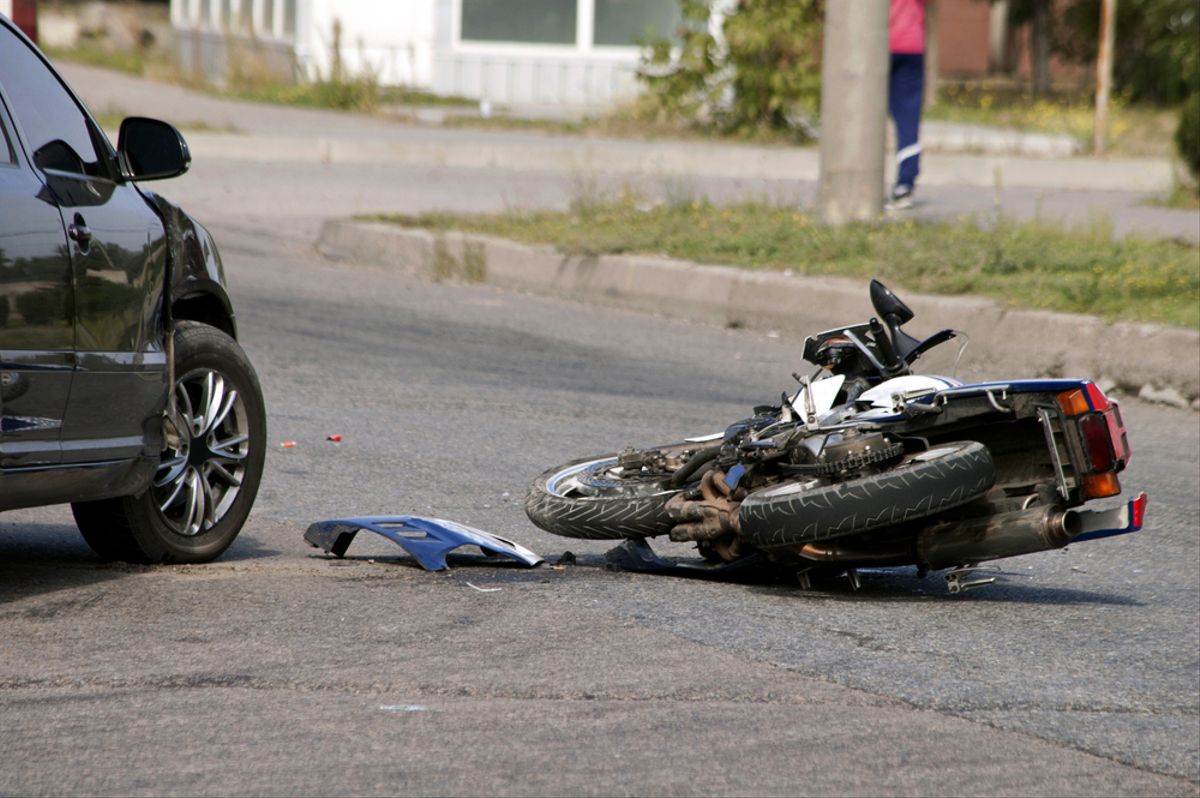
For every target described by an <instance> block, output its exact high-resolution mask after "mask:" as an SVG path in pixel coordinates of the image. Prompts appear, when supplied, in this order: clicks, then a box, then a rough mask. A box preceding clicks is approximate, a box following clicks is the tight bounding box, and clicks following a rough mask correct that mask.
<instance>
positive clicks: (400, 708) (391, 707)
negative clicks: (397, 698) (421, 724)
mask: <svg viewBox="0 0 1200 798" xmlns="http://www.w3.org/2000/svg"><path fill="white" fill-rule="evenodd" d="M379 708H380V709H381V710H383V711H384V712H428V711H429V707H423V706H421V705H420V704H380V705H379Z"/></svg>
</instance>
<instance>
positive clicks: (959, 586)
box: [945, 563, 1001, 595]
mask: <svg viewBox="0 0 1200 798" xmlns="http://www.w3.org/2000/svg"><path fill="white" fill-rule="evenodd" d="M978 571H987V572H989V573H997V574H998V573H1001V571H1000V566H998V565H977V564H971V563H968V564H966V565H960V566H958V567H956V568H951V569H950V570H949V571H947V572H946V573H945V579H946V589H947V590H948V591H949V592H950V594H951V595H954V594H956V593H964V592H966V591H968V590H973V589H975V588H977V587H983V586H984V585H990V584H992V583H993V582H995V581H996V577H994V576H986V577H982V578H980V579H969V578H968V577H970V576H971V575H972V574H974V573H976V572H978Z"/></svg>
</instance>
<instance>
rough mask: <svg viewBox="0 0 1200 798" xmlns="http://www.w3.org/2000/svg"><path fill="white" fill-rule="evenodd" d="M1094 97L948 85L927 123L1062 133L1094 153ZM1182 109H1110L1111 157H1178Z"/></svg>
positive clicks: (927, 114)
mask: <svg viewBox="0 0 1200 798" xmlns="http://www.w3.org/2000/svg"><path fill="white" fill-rule="evenodd" d="M1092 101H1093V98H1091V97H1090V96H1085V95H1080V94H1050V95H1047V96H1044V97H1035V96H1034V95H1033V94H1032V93H1030V92H1029V91H1028V90H1027V89H1015V88H995V87H988V86H986V85H977V84H957V83H948V84H942V85H940V86H939V89H938V102H937V104H936V105H934V106H933V107H932V108H930V109H928V110H927V111H926V112H925V117H926V118H927V119H936V120H940V121H945V122H962V123H968V124H978V125H987V126H992V127H1002V128H1010V129H1013V130H1021V131H1026V132H1033V133H1062V134H1066V135H1068V136H1071V137H1073V138H1075V139H1076V140H1077V141H1079V142H1080V143H1081V144H1082V145H1083V146H1084V149H1085V151H1090V149H1091V142H1092V125H1093V123H1094V121H1095V110H1094V108H1093V105H1092ZM1178 122H1179V109H1178V108H1155V107H1151V106H1139V105H1128V104H1125V103H1122V102H1121V101H1120V100H1119V99H1118V100H1115V101H1113V102H1112V104H1111V105H1110V107H1109V121H1108V124H1109V131H1108V154H1109V155H1115V156H1124V157H1131V158H1143V157H1146V158H1148V157H1156V158H1173V157H1175V146H1174V144H1173V143H1172V138H1171V137H1172V135H1173V134H1174V132H1175V126H1176V125H1177V124H1178Z"/></svg>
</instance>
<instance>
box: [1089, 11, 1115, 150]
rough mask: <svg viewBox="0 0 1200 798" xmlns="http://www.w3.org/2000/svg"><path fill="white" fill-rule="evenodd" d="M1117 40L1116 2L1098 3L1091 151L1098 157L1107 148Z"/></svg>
mask: <svg viewBox="0 0 1200 798" xmlns="http://www.w3.org/2000/svg"><path fill="white" fill-rule="evenodd" d="M1116 39H1117V0H1101V2H1100V44H1099V47H1097V49H1096V120H1095V123H1094V125H1093V130H1092V151H1093V152H1094V153H1096V154H1097V155H1100V154H1102V153H1103V152H1104V150H1105V149H1106V148H1107V147H1108V95H1109V93H1110V92H1111V91H1112V70H1113V44H1114V43H1115V42H1116Z"/></svg>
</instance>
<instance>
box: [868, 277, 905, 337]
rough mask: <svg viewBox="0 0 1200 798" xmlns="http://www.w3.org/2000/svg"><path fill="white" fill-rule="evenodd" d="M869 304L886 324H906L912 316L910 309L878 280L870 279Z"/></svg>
mask: <svg viewBox="0 0 1200 798" xmlns="http://www.w3.org/2000/svg"><path fill="white" fill-rule="evenodd" d="M871 304H872V305H873V306H874V307H875V312H876V313H878V314H879V315H880V316H881V317H883V319H884V320H885V321H887V322H888V323H889V325H888V326H891V325H892V324H895V325H896V326H899V325H901V324H906V323H907V322H908V321H909V320H911V319H912V317H913V312H912V310H910V309H909V307H908V305H906V304H904V302H902V301H901V300H900V297H898V296H896V295H895V294H893V293H892V292H891V291H890V290H889V289H888V287H887V286H886V285H884V284H883V283H881V282H879V281H878V280H872V281H871Z"/></svg>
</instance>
